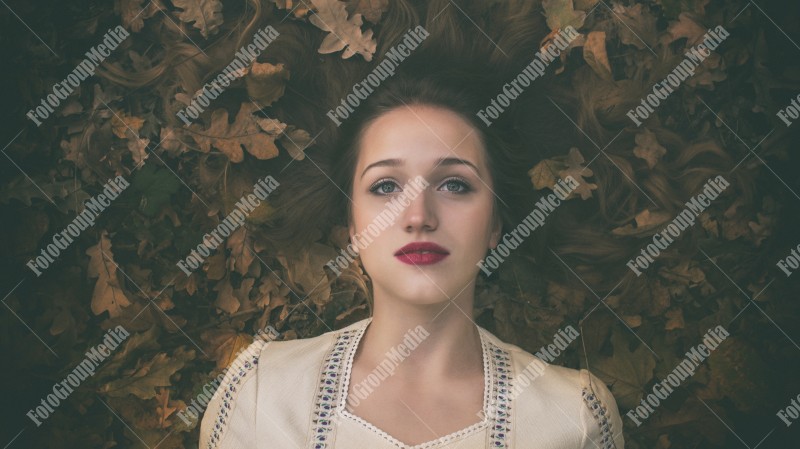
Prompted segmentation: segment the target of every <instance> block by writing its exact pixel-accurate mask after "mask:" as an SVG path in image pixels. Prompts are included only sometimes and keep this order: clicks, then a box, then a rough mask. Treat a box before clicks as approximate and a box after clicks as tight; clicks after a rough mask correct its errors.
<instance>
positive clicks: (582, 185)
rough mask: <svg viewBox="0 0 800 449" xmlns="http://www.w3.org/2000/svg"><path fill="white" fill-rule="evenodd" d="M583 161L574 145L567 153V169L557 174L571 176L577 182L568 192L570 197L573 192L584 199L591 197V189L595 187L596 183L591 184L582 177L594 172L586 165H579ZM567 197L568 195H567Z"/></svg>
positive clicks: (563, 176) (564, 176)
mask: <svg viewBox="0 0 800 449" xmlns="http://www.w3.org/2000/svg"><path fill="white" fill-rule="evenodd" d="M584 162H585V159H584V158H583V155H582V154H581V152H580V150H578V148H576V147H572V148H570V149H569V155H567V169H565V170H563V171H561V173H559V175H560V176H561V177H562V178H566V177H567V176H572V177H573V178H575V180H576V181H577V182H578V187H577V188H576V189H575V190H574V191H573V192H572V193H570V195H569V196H570V197H571V196H572V194H573V193H577V194H578V195H580V196H581V199H583V200H585V199H588V198H591V197H592V190H595V189H596V188H597V184H591V183H589V182H587V181H586V180H584V179H583V177H584V176H587V177H588V176H593V175H594V172H592V170H590V169H589V168H587V167H581V164H583V163H584ZM568 198H569V197H568Z"/></svg>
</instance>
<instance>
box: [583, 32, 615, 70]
mask: <svg viewBox="0 0 800 449" xmlns="http://www.w3.org/2000/svg"><path fill="white" fill-rule="evenodd" d="M583 59H584V60H585V61H586V63H587V64H589V67H591V68H592V70H594V73H596V74H597V76H599V77H600V78H603V79H604V80H608V81H613V79H614V77H613V76H612V75H611V65H609V63H608V55H607V54H606V33H605V32H604V31H591V32H590V33H589V34H588V35H587V36H586V42H585V43H584V44H583Z"/></svg>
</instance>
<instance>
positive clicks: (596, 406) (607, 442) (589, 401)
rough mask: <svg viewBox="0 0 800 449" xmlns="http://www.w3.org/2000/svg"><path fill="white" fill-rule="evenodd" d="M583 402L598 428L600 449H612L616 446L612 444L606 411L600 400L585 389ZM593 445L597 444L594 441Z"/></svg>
mask: <svg viewBox="0 0 800 449" xmlns="http://www.w3.org/2000/svg"><path fill="white" fill-rule="evenodd" d="M582 395H583V401H584V402H585V403H586V406H587V407H589V410H590V411H591V412H592V415H594V419H595V421H597V425H598V426H600V436H601V437H602V438H601V439H600V446H599V447H600V449H613V448H616V447H617V446H616V445H615V444H614V438H613V437H612V434H611V430H612V429H611V421H609V419H608V409H607V408H606V406H605V405H603V403H602V402H600V399H599V398H598V397H597V396H596V395H595V394H594V393H591V392H590V391H589V390H588V389H587V388H584V389H583V393H582ZM595 443H597V442H596V441H595Z"/></svg>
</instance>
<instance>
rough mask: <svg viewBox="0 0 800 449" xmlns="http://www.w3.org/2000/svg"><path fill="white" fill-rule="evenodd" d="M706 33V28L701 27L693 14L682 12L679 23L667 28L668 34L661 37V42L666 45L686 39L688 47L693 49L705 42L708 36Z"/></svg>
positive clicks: (673, 23)
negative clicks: (704, 38)
mask: <svg viewBox="0 0 800 449" xmlns="http://www.w3.org/2000/svg"><path fill="white" fill-rule="evenodd" d="M706 31H707V30H706V28H705V27H703V26H702V25H700V24H699V23H698V22H697V21H696V20H695V19H694V17H693V16H692V15H691V14H689V13H687V12H682V13H681V14H680V15H679V16H678V21H677V22H671V23H670V25H669V28H667V34H665V35H664V36H662V37H661V41H662V43H665V44H671V43H672V42H674V41H676V40H678V39H680V38H683V37H685V38H686V39H687V40H686V46H687V47H692V46H694V45H695V44H697V43H698V42H700V41H702V40H703V35H705V34H706Z"/></svg>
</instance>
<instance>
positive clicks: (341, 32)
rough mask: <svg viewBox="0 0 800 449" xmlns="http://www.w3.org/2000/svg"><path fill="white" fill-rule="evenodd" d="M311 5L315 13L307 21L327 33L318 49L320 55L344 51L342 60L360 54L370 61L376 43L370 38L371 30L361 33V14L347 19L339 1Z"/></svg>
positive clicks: (324, 0)
mask: <svg viewBox="0 0 800 449" xmlns="http://www.w3.org/2000/svg"><path fill="white" fill-rule="evenodd" d="M311 3H313V4H314V7H315V8H316V12H315V13H314V14H313V15H311V18H310V19H309V20H310V21H311V23H312V24H313V25H315V26H316V27H317V28H319V29H321V30H322V31H327V32H328V35H327V36H325V39H324V40H323V41H322V44H321V45H320V47H319V50H318V51H319V52H320V53H322V54H328V53H335V52H337V51H339V50H344V52H343V53H342V58H343V59H347V58H349V57H351V56H353V55H355V54H360V55H361V56H363V57H364V60H366V61H372V55H373V54H374V53H375V49H376V48H377V47H378V43H377V42H375V39H373V38H372V30H367V31H364V32H362V31H361V25H362V23H363V21H362V20H361V14H354V15H353V17H351V18H350V19H348V18H347V10H346V8H347V5H346V4H345V3H344V2H340V1H339V0H312V2H311Z"/></svg>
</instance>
